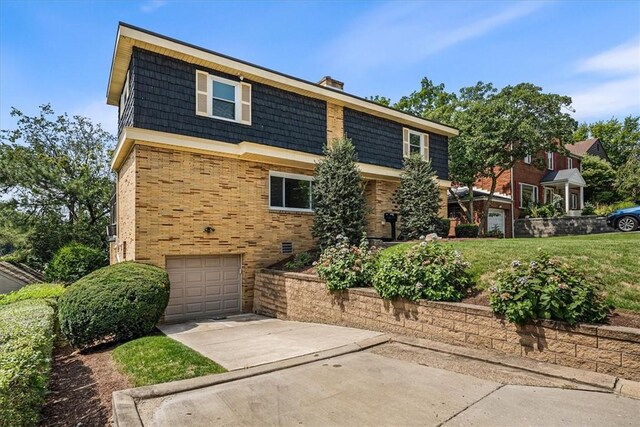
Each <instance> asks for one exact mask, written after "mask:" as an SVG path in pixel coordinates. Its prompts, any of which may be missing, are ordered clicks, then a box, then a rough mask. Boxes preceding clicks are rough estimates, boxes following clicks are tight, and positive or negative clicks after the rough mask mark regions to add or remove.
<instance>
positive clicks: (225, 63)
mask: <svg viewBox="0 0 640 427" xmlns="http://www.w3.org/2000/svg"><path fill="white" fill-rule="evenodd" d="M134 47H138V48H141V49H145V50H148V51H151V52H156V53H159V54H162V55H166V56H169V57H172V58H176V59H179V60H181V61H185V62H189V63H192V64H195V65H199V66H202V67H205V68H209V69H213V70H217V71H221V72H224V73H227V74H231V75H236V76H242V77H243V78H247V79H248V80H251V81H255V82H259V83H263V84H266V85H269V86H274V87H277V88H280V89H283V90H287V91H291V92H295V93H298V94H301V95H304V96H308V97H311V98H316V99H321V100H324V101H329V102H331V103H334V104H337V105H341V106H344V107H348V108H351V109H354V110H359V111H363V112H367V113H370V114H373V115H375V116H378V117H382V118H386V119H389V120H393V121H395V122H398V123H402V124H405V125H408V126H413V127H416V128H419V129H422V130H426V131H431V132H435V133H439V134H442V135H446V136H456V135H458V130H457V129H456V128H453V127H451V126H447V125H444V124H441V123H437V122H434V121H431V120H426V119H424V118H422V117H418V116H414V115H411V114H408V113H404V112H402V111H398V110H396V109H393V108H390V107H385V106H383V105H380V104H378V103H375V102H373V101H369V100H366V99H363V98H360V97H357V96H355V95H350V94H348V93H345V92H342V91H340V90H338V89H333V88H330V87H326V86H321V85H319V84H316V83H312V82H309V81H306V80H302V79H298V78H296V77H292V76H289V75H286V74H282V73H279V72H276V71H273V70H269V69H267V68H264V67H260V66H257V65H254V64H250V63H248V62H245V61H241V60H238V59H235V58H231V57H229V56H226V55H222V54H220V53H217V52H213V51H211V50H207V49H204V48H201V47H198V46H194V45H191V44H188V43H184V42H181V41H179V40H175V39H172V38H169V37H165V36H162V35H160V34H156V33H153V32H150V31H147V30H144V29H141V28H137V27H134V26H131V25H128V24H124V23H120V24H119V25H118V34H117V37H116V44H115V48H114V52H113V60H112V62H111V70H110V73H109V82H108V86H107V104H109V105H118V103H119V101H120V94H121V93H122V90H123V87H124V83H125V80H126V75H127V70H128V69H129V62H130V61H131V55H132V53H133V48H134Z"/></svg>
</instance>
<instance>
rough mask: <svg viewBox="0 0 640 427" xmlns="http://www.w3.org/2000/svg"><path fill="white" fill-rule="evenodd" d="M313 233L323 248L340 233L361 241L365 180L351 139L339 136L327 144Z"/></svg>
mask: <svg viewBox="0 0 640 427" xmlns="http://www.w3.org/2000/svg"><path fill="white" fill-rule="evenodd" d="M313 209H314V211H315V216H314V222H313V229H312V232H313V236H314V237H315V238H316V239H318V242H319V243H320V247H322V248H326V247H327V246H331V245H333V244H334V243H336V242H337V241H338V240H339V239H338V238H337V236H338V235H343V236H346V237H347V238H348V239H349V241H350V242H351V243H352V244H358V242H360V239H361V238H362V233H364V224H365V214H366V209H365V198H364V183H363V182H362V178H361V177H360V171H359V169H358V165H357V157H356V149H355V147H354V146H353V144H352V143H351V140H350V139H348V138H335V139H333V141H332V142H331V144H330V145H329V146H328V147H325V157H324V159H323V160H321V161H320V162H318V164H317V165H316V170H315V177H314V181H313Z"/></svg>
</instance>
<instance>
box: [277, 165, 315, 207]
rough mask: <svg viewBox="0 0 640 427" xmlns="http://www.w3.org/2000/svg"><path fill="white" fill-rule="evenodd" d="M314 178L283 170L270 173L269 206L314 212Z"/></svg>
mask: <svg viewBox="0 0 640 427" xmlns="http://www.w3.org/2000/svg"><path fill="white" fill-rule="evenodd" d="M312 187H313V178H312V177H310V176H306V175H296V174H290V173H283V172H270V173H269V208H270V209H274V210H282V211H292V212H313V200H312Z"/></svg>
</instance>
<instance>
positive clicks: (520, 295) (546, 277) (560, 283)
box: [489, 252, 611, 324]
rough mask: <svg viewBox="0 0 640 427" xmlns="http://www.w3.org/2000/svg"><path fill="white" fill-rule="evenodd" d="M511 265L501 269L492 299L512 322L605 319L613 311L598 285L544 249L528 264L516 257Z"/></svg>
mask: <svg viewBox="0 0 640 427" xmlns="http://www.w3.org/2000/svg"><path fill="white" fill-rule="evenodd" d="M511 266H512V267H511V270H509V271H505V272H501V273H499V275H498V279H497V281H496V284H495V286H492V287H491V288H490V289H489V291H490V298H489V299H490V304H491V308H492V309H493V311H494V312H495V313H497V314H502V315H504V316H505V317H506V318H507V320H508V321H510V322H512V323H517V324H524V323H526V322H527V321H530V320H535V319H553V320H562V321H564V322H567V323H569V324H574V323H576V322H590V323H593V322H602V321H603V320H604V319H606V317H607V316H608V315H609V313H610V311H611V308H610V307H609V306H608V305H607V304H605V302H604V299H603V297H602V295H601V293H600V291H599V286H597V285H595V284H594V283H593V282H590V281H589V280H587V278H586V277H585V275H584V274H582V273H580V272H578V271H576V270H574V269H573V268H571V267H570V266H568V265H566V264H562V263H560V262H558V261H556V260H553V259H551V258H550V257H549V255H547V254H545V253H543V252H541V253H540V255H538V257H537V258H536V259H534V260H532V261H531V262H530V263H529V264H523V263H521V262H520V261H513V262H512V264H511Z"/></svg>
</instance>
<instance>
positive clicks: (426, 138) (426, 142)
mask: <svg viewBox="0 0 640 427" xmlns="http://www.w3.org/2000/svg"><path fill="white" fill-rule="evenodd" d="M422 147H423V148H422V157H423V158H424V159H425V160H426V161H429V134H428V133H423V134H422Z"/></svg>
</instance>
